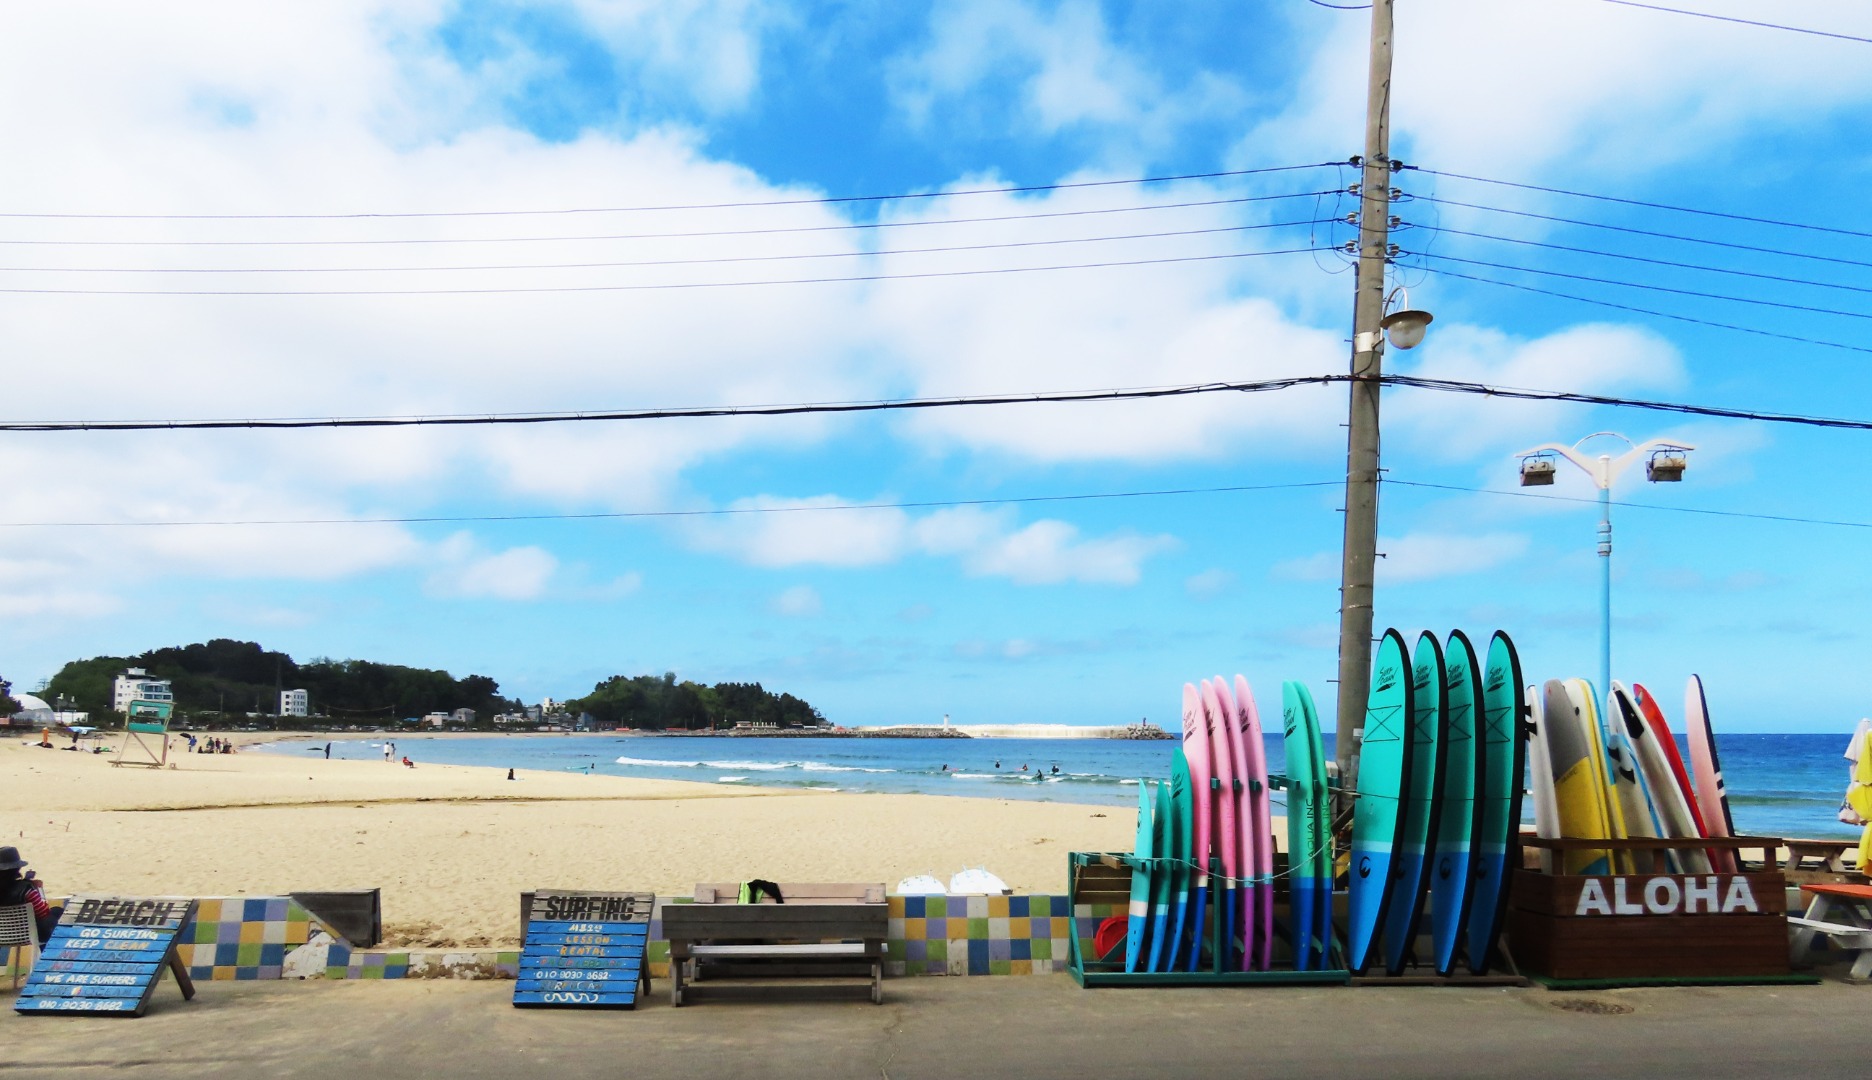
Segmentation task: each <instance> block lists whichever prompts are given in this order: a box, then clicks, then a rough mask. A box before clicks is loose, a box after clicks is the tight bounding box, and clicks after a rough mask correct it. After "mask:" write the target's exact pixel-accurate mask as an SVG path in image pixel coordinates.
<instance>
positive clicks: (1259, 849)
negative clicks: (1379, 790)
mask: <svg viewBox="0 0 1872 1080" xmlns="http://www.w3.org/2000/svg"><path fill="white" fill-rule="evenodd" d="M1235 711H1236V713H1237V715H1238V716H1239V718H1240V720H1241V728H1240V731H1241V745H1242V750H1243V751H1244V752H1245V753H1244V756H1243V759H1242V760H1243V764H1244V766H1245V767H1246V770H1247V775H1246V776H1245V777H1244V781H1245V784H1246V790H1244V791H1243V792H1242V795H1243V798H1244V799H1246V800H1247V803H1248V819H1247V820H1248V821H1249V822H1250V827H1249V828H1248V829H1247V830H1246V832H1247V835H1248V836H1249V837H1251V838H1252V839H1253V841H1254V842H1253V844H1252V845H1248V846H1249V847H1250V850H1249V851H1248V852H1245V853H1244V855H1252V856H1253V860H1252V862H1250V863H1247V865H1251V866H1252V867H1253V868H1254V879H1255V883H1254V919H1253V925H1252V926H1249V927H1247V928H1246V929H1245V930H1244V931H1243V934H1244V935H1248V934H1252V935H1253V938H1254V948H1253V949H1251V950H1249V952H1250V954H1251V955H1252V957H1253V961H1254V963H1253V970H1255V971H1266V970H1267V969H1268V968H1269V967H1270V966H1271V965H1272V964H1273V962H1274V792H1273V790H1272V789H1270V788H1269V787H1268V767H1267V743H1266V742H1265V741H1263V739H1262V738H1261V713H1260V711H1259V710H1258V709H1256V708H1255V702H1254V691H1253V690H1252V689H1251V688H1250V687H1249V686H1248V680H1247V679H1246V678H1244V677H1242V676H1241V675H1237V676H1235Z"/></svg>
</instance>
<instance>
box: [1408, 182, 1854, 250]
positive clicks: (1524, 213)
mask: <svg viewBox="0 0 1872 1080" xmlns="http://www.w3.org/2000/svg"><path fill="white" fill-rule="evenodd" d="M1411 198H1413V199H1422V200H1424V201H1425V202H1433V203H1441V204H1442V205H1444V206H1461V207H1464V208H1466V209H1470V210H1486V211H1488V212H1489V213H1493V214H1510V215H1512V216H1514V217H1523V218H1532V219H1534V220H1536V221H1552V222H1555V223H1557V224H1561V225H1579V226H1583V227H1585V228H1588V229H1604V230H1607V231H1608V232H1620V233H1629V234H1631V235H1633V236H1649V237H1653V238H1656V239H1659V240H1679V241H1682V242H1684V243H1686V244H1704V245H1707V246H1709V247H1720V248H1729V249H1731V250H1734V251H1752V252H1755V253H1757V254H1761V255H1783V256H1786V257H1787V258H1790V259H1810V260H1813V261H1814V262H1827V263H1838V264H1840V265H1841V266H1864V267H1872V262H1868V261H1866V260H1864V259H1843V258H1839V257H1838V256H1834V255H1815V254H1813V253H1811V252H1806V251H1788V250H1786V249H1784V248H1771V247H1761V246H1758V245H1755V244H1738V243H1734V242H1732V241H1728V240H1711V239H1709V238H1707V237H1702V236H1684V235H1683V234H1681V233H1667V232H1658V231H1657V230H1654V229H1638V228H1633V227H1631V226H1629V225H1610V224H1607V223H1606V222H1603V221H1587V220H1584V219H1581V218H1569V217H1557V216H1555V215H1553V214H1536V213H1534V212H1533V211H1530V210H1510V209H1508V208H1507V207H1505V206H1488V205H1486V204H1484V203H1472V202H1463V201H1461V200H1459V199H1446V198H1443V197H1442V196H1440V195H1412V196H1411Z"/></svg>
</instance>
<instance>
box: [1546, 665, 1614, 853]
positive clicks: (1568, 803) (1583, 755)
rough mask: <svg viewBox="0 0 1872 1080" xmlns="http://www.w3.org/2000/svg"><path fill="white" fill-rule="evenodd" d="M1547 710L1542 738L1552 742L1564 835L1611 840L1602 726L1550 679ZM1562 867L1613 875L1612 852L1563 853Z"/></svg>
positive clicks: (1551, 761)
mask: <svg viewBox="0 0 1872 1080" xmlns="http://www.w3.org/2000/svg"><path fill="white" fill-rule="evenodd" d="M1541 707H1542V710H1543V714H1544V716H1545V723H1544V724H1543V726H1542V731H1541V733H1542V734H1543V735H1545V736H1546V738H1547V767H1548V769H1549V770H1550V775H1551V777H1552V784H1553V793H1554V807H1555V809H1556V810H1557V811H1558V814H1559V819H1560V820H1559V829H1560V835H1561V836H1563V837H1576V838H1581V839H1586V840H1606V839H1609V838H1611V836H1612V817H1611V812H1610V811H1608V810H1607V809H1606V796H1607V795H1608V794H1609V792H1608V791H1607V790H1606V783H1605V754H1604V753H1603V752H1602V751H1600V749H1599V745H1598V743H1599V740H1598V728H1597V724H1596V723H1595V722H1594V720H1593V718H1592V717H1591V716H1590V715H1588V714H1587V713H1586V711H1585V705H1584V704H1582V703H1581V702H1580V701H1579V700H1578V699H1577V697H1576V695H1575V694H1574V693H1572V692H1570V691H1569V690H1568V687H1567V684H1566V683H1565V682H1563V681H1562V680H1560V679H1548V680H1547V682H1546V683H1544V684H1543V685H1542V686H1541ZM1557 861H1558V863H1559V864H1560V868H1561V872H1562V873H1565V874H1609V873H1611V872H1612V852H1611V851H1610V850H1608V849H1604V848H1597V849H1594V848H1583V849H1580V850H1576V851H1568V852H1563V853H1561V855H1560V858H1559V859H1558V860H1557Z"/></svg>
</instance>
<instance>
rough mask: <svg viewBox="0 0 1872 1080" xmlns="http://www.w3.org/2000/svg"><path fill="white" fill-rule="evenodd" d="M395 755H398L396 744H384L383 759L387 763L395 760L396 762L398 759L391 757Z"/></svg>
mask: <svg viewBox="0 0 1872 1080" xmlns="http://www.w3.org/2000/svg"><path fill="white" fill-rule="evenodd" d="M395 753H396V744H395V743H384V744H383V759H384V760H385V761H395V760H396V758H394V757H392V756H391V755H393V754H395Z"/></svg>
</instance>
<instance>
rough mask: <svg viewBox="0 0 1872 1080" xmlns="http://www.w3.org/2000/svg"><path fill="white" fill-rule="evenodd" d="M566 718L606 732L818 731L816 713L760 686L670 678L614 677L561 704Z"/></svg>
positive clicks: (819, 717) (821, 718)
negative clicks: (765, 727)
mask: <svg viewBox="0 0 1872 1080" xmlns="http://www.w3.org/2000/svg"><path fill="white" fill-rule="evenodd" d="M565 708H566V711H567V712H570V713H573V714H577V713H580V712H587V713H590V714H591V715H592V718H593V719H595V720H597V721H598V722H599V723H600V724H603V725H604V726H606V727H610V726H612V725H614V724H615V725H616V726H618V727H623V728H640V729H644V730H650V731H661V730H664V729H668V728H683V729H688V730H692V731H693V730H707V729H708V728H711V727H713V728H731V727H733V726H735V725H736V724H774V725H776V726H778V727H819V726H821V725H823V724H824V723H825V722H826V720H825V717H824V716H822V715H820V713H819V710H818V709H815V708H813V707H812V706H811V705H808V704H807V703H806V702H804V701H802V700H800V699H799V698H796V697H794V696H793V695H792V694H775V693H772V692H771V691H769V690H767V689H765V688H764V687H762V686H761V684H759V683H716V684H715V685H714V686H704V685H702V684H701V683H694V682H688V681H684V682H677V681H676V676H675V675H674V674H667V673H666V674H664V675H662V676H661V677H658V676H654V675H638V676H636V677H635V678H627V677H626V676H623V675H613V676H612V677H610V678H609V679H606V680H605V681H604V682H601V683H599V684H598V685H597V686H595V687H593V688H592V692H591V693H589V694H587V695H586V696H584V697H582V698H576V699H574V700H572V701H568V702H566V703H565Z"/></svg>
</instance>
